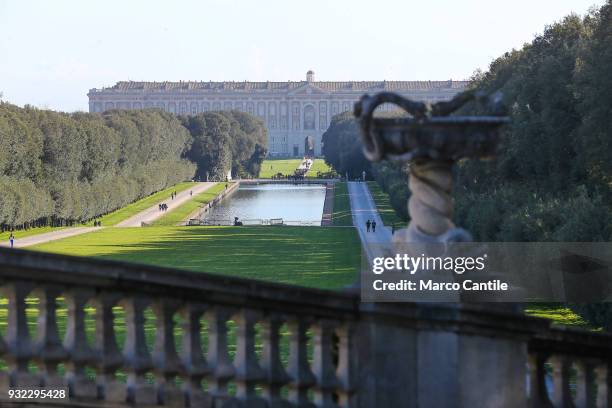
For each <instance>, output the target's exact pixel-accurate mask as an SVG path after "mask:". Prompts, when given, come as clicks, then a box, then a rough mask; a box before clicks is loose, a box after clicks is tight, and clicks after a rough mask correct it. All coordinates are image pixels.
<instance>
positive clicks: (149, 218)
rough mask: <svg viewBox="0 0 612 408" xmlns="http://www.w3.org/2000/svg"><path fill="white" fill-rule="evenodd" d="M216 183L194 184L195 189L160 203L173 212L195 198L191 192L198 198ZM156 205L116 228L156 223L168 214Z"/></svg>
mask: <svg viewBox="0 0 612 408" xmlns="http://www.w3.org/2000/svg"><path fill="white" fill-rule="evenodd" d="M214 185H215V183H213V182H205V183H193V187H192V188H188V189H186V190H184V191H181V192H180V193H177V194H176V197H175V198H174V200H172V199H170V197H168V198H167V199H165V200H163V201H162V202H160V203H166V204H167V205H168V211H171V210H172V209H174V208H176V207H178V206H180V205H181V204H184V203H185V202H187V201H189V200H190V199H191V198H193V197H192V196H191V195H190V194H189V192H190V191H192V192H193V195H194V196H196V195H198V194H200V193H202V192H204V191H206V190H208V189H209V188H211V187H212V186H214ZM160 203H158V204H155V205H154V206H152V207H150V208H148V209H146V210H144V211H141V212H139V213H138V214H136V215H134V216H132V217H130V218H128V219H127V220H124V221H121V222H120V223H119V224H117V225H115V226H116V227H140V226H142V223H143V222H144V223H147V224H148V223H150V222H153V221H155V220H156V219H158V218H159V217H161V216H162V215H164V214H166V212H163V211H159V204H160Z"/></svg>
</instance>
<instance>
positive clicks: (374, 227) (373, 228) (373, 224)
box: [372, 220, 376, 232]
mask: <svg viewBox="0 0 612 408" xmlns="http://www.w3.org/2000/svg"><path fill="white" fill-rule="evenodd" d="M372 232H376V221H374V220H372Z"/></svg>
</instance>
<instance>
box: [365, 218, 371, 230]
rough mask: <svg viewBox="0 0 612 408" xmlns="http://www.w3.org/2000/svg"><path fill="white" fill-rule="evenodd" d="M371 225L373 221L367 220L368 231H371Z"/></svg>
mask: <svg viewBox="0 0 612 408" xmlns="http://www.w3.org/2000/svg"><path fill="white" fill-rule="evenodd" d="M370 225H372V223H371V222H370V220H367V221H366V232H370Z"/></svg>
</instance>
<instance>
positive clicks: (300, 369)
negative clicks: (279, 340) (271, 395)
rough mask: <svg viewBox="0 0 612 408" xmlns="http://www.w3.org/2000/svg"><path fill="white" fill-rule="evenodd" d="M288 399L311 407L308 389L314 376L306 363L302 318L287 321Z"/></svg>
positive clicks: (305, 344)
mask: <svg viewBox="0 0 612 408" xmlns="http://www.w3.org/2000/svg"><path fill="white" fill-rule="evenodd" d="M287 325H288V326H289V332H290V338H289V367H288V371H289V376H291V382H290V383H289V401H290V402H292V403H293V404H295V405H297V406H298V407H300V408H301V407H312V406H313V404H312V403H311V402H310V400H309V399H308V389H309V388H310V387H311V386H313V385H314V384H315V377H314V375H313V374H312V371H311V370H310V365H309V364H308V348H307V347H308V337H307V335H306V331H307V330H308V324H307V323H306V322H305V321H304V320H302V319H299V320H292V321H289V322H288V324H287Z"/></svg>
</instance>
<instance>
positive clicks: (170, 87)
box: [102, 80, 469, 92]
mask: <svg viewBox="0 0 612 408" xmlns="http://www.w3.org/2000/svg"><path fill="white" fill-rule="evenodd" d="M468 83H469V81H453V80H448V81H313V82H307V81H288V82H271V81H266V82H249V81H244V82H235V81H226V82H212V81H210V82H203V81H200V82H195V81H180V82H141V81H120V82H117V83H116V84H115V85H113V86H111V87H108V88H103V89H102V90H104V91H174V90H177V91H178V90H185V91H190V90H217V91H225V90H227V91H231V90H235V91H255V90H261V91H265V90H287V91H290V90H293V89H297V88H300V87H303V86H305V85H312V86H314V87H316V88H319V89H322V90H325V91H329V92H338V91H374V90H376V91H381V90H388V91H418V90H433V89H458V90H461V89H463V88H465V87H466V86H467V85H468Z"/></svg>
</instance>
